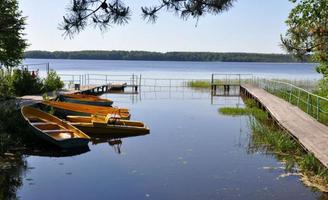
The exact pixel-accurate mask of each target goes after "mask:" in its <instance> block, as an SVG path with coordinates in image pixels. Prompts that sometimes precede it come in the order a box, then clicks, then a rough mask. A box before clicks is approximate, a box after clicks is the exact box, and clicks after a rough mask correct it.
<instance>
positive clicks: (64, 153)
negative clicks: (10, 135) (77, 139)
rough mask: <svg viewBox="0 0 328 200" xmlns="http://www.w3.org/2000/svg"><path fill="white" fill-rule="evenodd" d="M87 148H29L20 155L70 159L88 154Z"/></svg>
mask: <svg viewBox="0 0 328 200" xmlns="http://www.w3.org/2000/svg"><path fill="white" fill-rule="evenodd" d="M89 151H90V149H89V146H87V145H86V146H82V147H79V148H71V149H58V148H49V147H47V148H46V147H29V148H27V149H25V150H23V151H21V152H20V153H22V154H24V155H29V156H41V157H71V156H77V155H80V154H84V153H87V152H89Z"/></svg>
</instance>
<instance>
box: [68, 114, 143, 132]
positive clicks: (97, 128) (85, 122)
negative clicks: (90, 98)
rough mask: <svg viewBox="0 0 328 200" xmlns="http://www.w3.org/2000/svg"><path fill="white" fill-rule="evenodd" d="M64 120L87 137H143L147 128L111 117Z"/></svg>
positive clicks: (139, 123)
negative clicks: (87, 135)
mask: <svg viewBox="0 0 328 200" xmlns="http://www.w3.org/2000/svg"><path fill="white" fill-rule="evenodd" d="M66 120H67V121H68V122H69V123H70V124H71V125H73V126H75V127H77V128H78V129H80V130H82V131H84V132H85V133H87V134H89V135H112V136H115V135H116V136H118V135H120V136H123V137H124V135H128V136H132V135H143V134H148V133H149V128H148V127H147V126H146V125H145V124H144V123H142V122H139V121H130V120H122V119H119V118H115V117H114V118H113V117H112V116H111V115H107V116H98V115H92V116H90V117H86V116H67V117H66Z"/></svg>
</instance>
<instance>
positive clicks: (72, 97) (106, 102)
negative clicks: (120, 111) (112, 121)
mask: <svg viewBox="0 0 328 200" xmlns="http://www.w3.org/2000/svg"><path fill="white" fill-rule="evenodd" d="M56 99H57V100H59V101H63V102H70V103H79V104H86V105H94V106H112V104H113V101H112V100H110V99H102V98H100V97H98V96H94V95H86V94H63V95H60V96H58V97H57V98H56Z"/></svg>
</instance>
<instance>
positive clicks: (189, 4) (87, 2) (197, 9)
mask: <svg viewBox="0 0 328 200" xmlns="http://www.w3.org/2000/svg"><path fill="white" fill-rule="evenodd" d="M234 1H235V0H160V3H159V4H158V5H156V6H145V7H141V11H142V17H143V18H144V19H145V20H148V22H155V21H156V19H157V18H158V12H159V11H161V10H166V11H168V12H174V13H176V14H178V15H179V16H180V17H181V18H183V19H187V18H189V17H193V18H196V19H197V20H198V19H199V17H200V16H204V15H205V14H218V13H221V12H223V11H226V10H228V9H229V8H230V7H232V4H233V2H234ZM130 14H131V11H130V8H129V6H126V5H125V4H124V2H123V1H122V0H112V1H110V2H108V1H107V0H72V4H71V6H70V7H69V10H68V13H67V15H66V16H64V17H63V22H62V23H61V24H60V29H62V30H64V31H65V35H66V36H69V37H73V36H74V35H75V34H76V33H79V32H80V31H82V30H83V29H84V28H85V27H86V26H87V25H89V24H92V25H94V26H95V27H98V28H100V29H101V30H106V29H107V28H108V27H109V26H111V25H115V24H116V25H122V24H126V23H128V21H129V20H130Z"/></svg>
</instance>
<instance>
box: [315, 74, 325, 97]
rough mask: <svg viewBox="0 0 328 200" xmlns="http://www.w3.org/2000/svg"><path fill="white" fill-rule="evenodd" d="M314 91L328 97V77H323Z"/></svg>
mask: <svg viewBox="0 0 328 200" xmlns="http://www.w3.org/2000/svg"><path fill="white" fill-rule="evenodd" d="M314 93H315V94H317V95H319V96H322V97H325V98H328V78H323V79H321V80H320V81H319V82H318V84H317V86H316V90H315V91H314Z"/></svg>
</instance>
